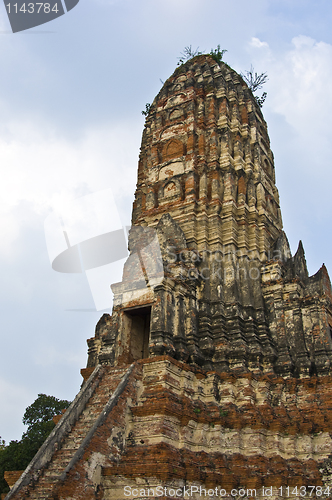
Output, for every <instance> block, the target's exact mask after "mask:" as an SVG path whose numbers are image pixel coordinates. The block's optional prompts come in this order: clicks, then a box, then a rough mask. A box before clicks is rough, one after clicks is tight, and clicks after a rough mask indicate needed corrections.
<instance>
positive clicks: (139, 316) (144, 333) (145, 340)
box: [125, 307, 151, 360]
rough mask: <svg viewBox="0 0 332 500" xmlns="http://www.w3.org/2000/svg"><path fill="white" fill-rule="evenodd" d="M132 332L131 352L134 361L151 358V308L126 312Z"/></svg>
mask: <svg viewBox="0 0 332 500" xmlns="http://www.w3.org/2000/svg"><path fill="white" fill-rule="evenodd" d="M125 316H126V318H127V320H128V323H129V325H128V326H129V330H130V352H131V355H132V356H133V358H134V360H136V359H143V358H148V357H149V341H150V321H151V307H140V308H135V309H130V310H127V311H125Z"/></svg>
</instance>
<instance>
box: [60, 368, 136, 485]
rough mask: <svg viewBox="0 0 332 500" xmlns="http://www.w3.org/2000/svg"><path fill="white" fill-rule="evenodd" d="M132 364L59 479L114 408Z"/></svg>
mask: <svg viewBox="0 0 332 500" xmlns="http://www.w3.org/2000/svg"><path fill="white" fill-rule="evenodd" d="M134 366H135V365H134V363H133V364H132V365H130V367H129V368H128V370H127V371H126V373H125V374H124V375H123V377H122V379H121V380H120V382H119V384H118V386H117V388H116V389H115V391H114V392H113V394H112V396H111V397H110V399H109V400H108V402H107V403H106V405H105V406H104V409H103V411H102V412H101V413H100V415H99V417H98V418H97V420H96V421H95V423H94V424H93V426H92V427H91V429H90V430H89V432H88V433H87V435H86V436H85V438H84V439H83V441H82V443H81V445H80V447H79V448H78V450H77V451H76V453H75V455H74V456H73V458H72V459H71V461H70V462H69V464H68V465H67V467H66V468H65V470H64V471H63V473H62V474H61V476H60V480H61V481H64V480H65V479H66V476H67V474H68V472H69V471H70V470H71V469H72V468H73V466H74V465H75V464H76V462H77V461H78V460H79V459H80V458H82V456H83V454H84V451H85V448H86V447H87V446H88V445H89V443H90V441H91V439H92V437H93V435H94V434H95V432H96V430H97V428H98V427H99V426H100V425H102V424H103V423H104V422H105V419H106V417H107V415H108V414H109V412H110V411H111V410H112V408H114V406H115V405H116V404H117V402H118V399H119V397H120V396H121V394H122V392H123V391H124V389H125V387H126V385H127V382H128V379H129V377H130V375H131V373H132V371H133V369H134Z"/></svg>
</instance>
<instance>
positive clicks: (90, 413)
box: [7, 366, 128, 500]
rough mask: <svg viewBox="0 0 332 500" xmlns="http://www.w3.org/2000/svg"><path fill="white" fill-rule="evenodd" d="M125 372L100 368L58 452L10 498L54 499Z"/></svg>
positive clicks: (125, 370) (126, 369) (121, 369)
mask: <svg viewBox="0 0 332 500" xmlns="http://www.w3.org/2000/svg"><path fill="white" fill-rule="evenodd" d="M126 372H128V366H126V367H125V368H119V369H118V368H110V367H102V368H101V369H100V371H99V373H97V374H95V375H94V378H96V377H98V378H99V381H95V384H96V386H95V388H94V391H93V394H92V395H91V397H90V398H89V399H88V401H87V403H86V404H85V407H84V409H83V411H81V413H80V414H79V415H78V418H77V420H76V421H75V422H74V424H73V426H72V427H71V429H68V431H67V433H66V435H65V436H64V437H63V439H62V442H61V444H60V445H59V446H58V448H59V449H57V450H55V451H54V453H53V456H52V457H51V459H50V460H49V462H48V464H47V465H46V466H45V467H43V468H42V469H40V470H39V471H38V473H37V474H32V480H30V481H29V484H28V485H26V486H23V487H22V488H20V491H18V492H17V494H14V496H13V498H29V499H31V500H46V499H49V498H53V497H54V494H55V491H56V489H57V486H58V485H59V484H61V480H62V479H64V478H65V477H66V472H67V471H68V470H70V463H71V461H72V460H73V458H74V457H75V454H77V453H78V452H79V449H80V448H82V447H84V443H83V441H84V440H86V438H87V434H88V433H89V431H90V430H91V429H92V428H93V426H95V425H96V422H97V420H98V418H100V416H101V415H102V414H103V413H105V405H107V403H108V402H109V401H110V398H111V396H112V395H113V394H114V392H115V390H116V389H117V387H118V386H119V383H120V381H121V379H122V378H123V377H124V375H125V374H126ZM90 382H91V381H90ZM68 411H69V410H68ZM66 413H67V412H66ZM65 415H66V414H65ZM62 418H63V417H62ZM60 422H61V421H60ZM60 422H59V424H60ZM59 424H58V425H59ZM55 431H56V429H55ZM55 448H56V446H55ZM7 498H8V500H9V499H10V498H12V495H11V492H10V493H9V494H8V495H7Z"/></svg>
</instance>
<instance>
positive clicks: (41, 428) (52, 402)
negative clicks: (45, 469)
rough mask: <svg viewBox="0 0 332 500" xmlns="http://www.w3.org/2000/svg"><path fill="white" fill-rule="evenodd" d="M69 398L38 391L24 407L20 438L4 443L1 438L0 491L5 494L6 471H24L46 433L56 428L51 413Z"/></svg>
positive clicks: (66, 402) (64, 404)
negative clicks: (33, 398)
mask: <svg viewBox="0 0 332 500" xmlns="http://www.w3.org/2000/svg"><path fill="white" fill-rule="evenodd" d="M69 405H70V401H67V400H65V399H63V400H61V399H57V398H55V397H54V396H47V395H46V394H38V397H37V399H36V400H35V401H34V402H33V403H32V404H31V405H30V406H28V407H27V408H26V410H25V412H24V415H23V419H22V421H23V423H24V424H25V425H27V426H28V428H27V430H26V432H24V433H23V435H22V438H21V440H20V441H10V443H9V444H8V445H7V446H6V443H5V441H4V440H3V439H1V438H0V494H2V493H8V491H9V487H8V485H7V483H6V481H5V479H4V472H5V471H12V470H24V469H25V468H26V467H27V465H28V464H29V463H30V462H31V460H32V459H33V457H34V456H35V454H36V453H37V451H38V450H39V448H40V447H41V445H42V444H43V442H44V441H45V439H46V438H47V436H48V435H49V433H50V432H51V431H52V429H53V428H54V427H55V423H54V422H53V420H52V419H53V417H54V415H59V414H60V413H61V411H62V410H64V409H66V408H68V406H69Z"/></svg>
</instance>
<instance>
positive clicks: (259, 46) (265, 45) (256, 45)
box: [250, 37, 269, 49]
mask: <svg viewBox="0 0 332 500" xmlns="http://www.w3.org/2000/svg"><path fill="white" fill-rule="evenodd" d="M250 45H251V47H254V48H256V49H262V48H269V44H268V43H267V42H262V41H261V40H260V39H259V38H256V37H252V39H251V41H250Z"/></svg>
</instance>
